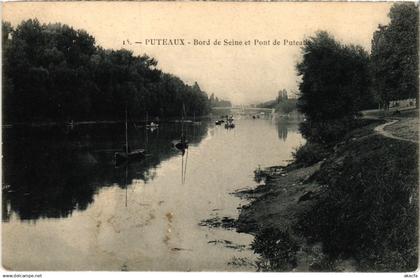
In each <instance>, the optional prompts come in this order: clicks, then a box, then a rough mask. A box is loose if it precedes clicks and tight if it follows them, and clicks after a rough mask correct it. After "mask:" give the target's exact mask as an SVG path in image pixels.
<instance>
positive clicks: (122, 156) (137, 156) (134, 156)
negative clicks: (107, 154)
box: [114, 150, 146, 165]
mask: <svg viewBox="0 0 420 278" xmlns="http://www.w3.org/2000/svg"><path fill="white" fill-rule="evenodd" d="M114 157H115V163H116V164H117V165H118V164H122V163H126V162H130V161H140V160H142V159H144V158H145V157H146V155H145V153H144V150H135V151H132V152H129V153H128V154H127V153H124V152H118V153H115V154H114Z"/></svg>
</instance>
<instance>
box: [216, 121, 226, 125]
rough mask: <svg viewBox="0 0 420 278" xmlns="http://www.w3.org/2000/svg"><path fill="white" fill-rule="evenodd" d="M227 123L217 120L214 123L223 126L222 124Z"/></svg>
mask: <svg viewBox="0 0 420 278" xmlns="http://www.w3.org/2000/svg"><path fill="white" fill-rule="evenodd" d="M224 122H225V121H223V120H217V121H215V122H214V124H215V125H221V124H222V123H224Z"/></svg>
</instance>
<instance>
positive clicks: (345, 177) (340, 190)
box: [299, 136, 418, 271]
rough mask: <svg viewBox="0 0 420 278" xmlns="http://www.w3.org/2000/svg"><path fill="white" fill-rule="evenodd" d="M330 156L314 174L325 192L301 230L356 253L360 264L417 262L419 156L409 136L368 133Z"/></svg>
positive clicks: (335, 252)
mask: <svg viewBox="0 0 420 278" xmlns="http://www.w3.org/2000/svg"><path fill="white" fill-rule="evenodd" d="M361 140H363V141H362V142H360V141H350V143H348V144H345V145H343V146H342V147H340V148H339V149H338V150H337V152H336V153H335V155H334V156H333V157H331V158H330V159H328V160H327V161H326V162H325V163H324V164H323V166H322V167H321V169H320V171H319V172H318V173H317V174H316V176H315V179H316V180H317V181H318V182H319V183H320V184H327V185H328V186H327V187H326V193H325V194H323V195H322V196H323V197H321V199H320V200H319V201H318V202H317V204H316V205H315V206H314V207H313V208H312V209H311V211H309V212H308V213H307V214H306V215H303V216H301V217H299V219H300V221H299V226H300V229H301V231H303V233H304V234H305V235H306V236H307V237H308V238H309V239H311V241H315V242H317V241H321V242H322V244H323V247H324V251H325V252H327V254H328V255H331V256H332V257H335V258H340V257H341V258H347V257H349V256H351V257H353V258H355V259H356V260H357V262H358V263H359V267H360V270H369V271H375V270H376V271H414V270H415V269H416V268H417V246H418V242H417V232H418V231H417V224H418V222H417V215H418V192H417V186H418V183H417V182H418V169H417V165H418V160H417V159H418V158H417V146H416V144H411V143H407V142H401V141H396V140H393V139H388V138H383V137H381V136H369V137H365V138H364V139H361Z"/></svg>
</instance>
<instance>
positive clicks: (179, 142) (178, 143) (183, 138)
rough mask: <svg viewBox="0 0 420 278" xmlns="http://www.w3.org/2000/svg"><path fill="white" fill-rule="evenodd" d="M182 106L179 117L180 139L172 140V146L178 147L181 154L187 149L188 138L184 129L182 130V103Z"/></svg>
mask: <svg viewBox="0 0 420 278" xmlns="http://www.w3.org/2000/svg"><path fill="white" fill-rule="evenodd" d="M182 108H183V112H184V113H183V114H182V117H181V139H180V140H174V141H172V146H173V147H175V148H176V149H178V150H179V151H181V152H182V155H184V153H185V150H186V149H188V140H187V139H186V135H185V131H184V122H185V120H184V116H185V106H184V105H182Z"/></svg>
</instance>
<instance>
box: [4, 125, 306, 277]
mask: <svg viewBox="0 0 420 278" xmlns="http://www.w3.org/2000/svg"><path fill="white" fill-rule="evenodd" d="M180 130H181V126H180V125H179V124H177V123H166V124H165V123H164V124H161V126H160V127H159V128H158V129H156V130H153V131H151V130H148V131H146V130H145V129H144V128H137V129H134V128H132V129H129V142H130V146H131V147H132V148H135V147H138V148H146V150H147V152H148V153H149V156H148V157H147V158H146V160H144V161H142V162H140V163H133V164H130V165H129V166H127V167H115V165H114V161H113V155H114V152H115V151H119V150H121V148H122V144H123V142H124V138H125V137H124V129H123V127H122V125H109V124H108V125H105V124H104V125H95V126H75V127H74V128H69V127H65V128H64V127H63V128H57V127H55V128H13V127H12V128H4V129H3V196H2V198H3V202H2V210H3V219H2V221H3V222H2V248H3V249H2V257H3V266H4V267H5V268H7V269H11V270H128V271H140V270H162V271H164V270H180V271H199V270H210V271H255V263H254V262H255V260H256V259H257V257H256V255H255V254H254V253H253V251H252V250H251V248H250V244H251V242H252V240H253V236H251V235H248V234H242V233H237V232H236V231H235V230H234V229H225V228H221V227H209V226H206V225H202V224H203V223H204V222H203V221H205V220H208V219H222V218H223V217H228V218H236V217H237V216H238V213H239V209H238V208H239V207H240V206H242V205H244V204H246V201H245V200H241V199H239V198H237V197H235V196H234V195H232V194H230V193H232V192H234V191H236V190H239V189H242V188H244V187H255V186H256V185H257V182H256V181H254V174H253V171H254V170H255V168H257V167H258V166H259V165H260V166H261V167H264V166H272V165H285V164H287V161H288V160H290V159H291V158H292V156H291V152H292V151H293V149H294V148H296V147H297V146H299V145H300V144H302V143H303V142H304V139H302V137H301V135H300V134H299V132H298V129H297V124H293V123H288V122H274V121H272V120H268V119H256V120H252V119H239V120H237V121H236V127H235V128H234V129H229V130H227V129H225V128H224V127H223V126H215V125H214V124H213V123H212V122H202V123H201V124H200V125H192V124H186V132H187V138H188V139H189V141H190V142H191V143H190V147H189V149H188V151H187V152H186V153H185V154H184V156H182V155H181V153H180V152H179V151H177V150H176V149H173V148H172V147H171V144H170V142H171V141H172V140H174V139H177V138H179V136H180V132H181V131H180ZM183 167H184V168H185V169H186V170H185V174H183V171H182V168H183ZM200 224H201V225H200Z"/></svg>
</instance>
